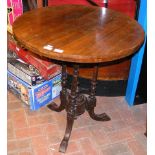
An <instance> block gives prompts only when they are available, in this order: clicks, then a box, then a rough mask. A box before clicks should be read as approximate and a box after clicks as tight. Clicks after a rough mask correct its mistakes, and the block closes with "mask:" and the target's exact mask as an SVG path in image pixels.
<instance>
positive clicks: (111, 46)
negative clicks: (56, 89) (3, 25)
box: [13, 5, 144, 63]
mask: <svg viewBox="0 0 155 155" xmlns="http://www.w3.org/2000/svg"><path fill="white" fill-rule="evenodd" d="M13 34H14V36H15V38H16V39H17V41H19V42H20V43H21V44H23V45H24V46H25V47H26V48H28V49H29V50H30V51H32V52H34V53H36V54H39V55H41V56H45V57H48V58H51V59H56V60H61V61H67V62H76V63H100V62H108V61H113V60H117V59H121V58H124V57H127V56H129V55H131V54H133V53H134V52H136V51H137V50H138V48H139V47H140V45H141V44H142V43H143V41H144V31H143V29H142V28H141V26H140V25H139V24H138V23H137V22H136V21H135V20H133V19H131V18H129V17H127V16H126V15H124V14H122V13H119V12H116V11H113V10H110V9H106V8H100V7H94V6H89V7H88V6H82V5H62V6H55V7H46V8H39V9H35V10H32V11H29V12H26V13H24V14H23V15H22V16H20V17H18V19H17V20H16V21H15V22H14V24H13ZM47 45H51V46H53V50H47V49H44V47H45V46H47ZM55 49H60V50H63V52H62V53H57V52H54V51H55Z"/></svg>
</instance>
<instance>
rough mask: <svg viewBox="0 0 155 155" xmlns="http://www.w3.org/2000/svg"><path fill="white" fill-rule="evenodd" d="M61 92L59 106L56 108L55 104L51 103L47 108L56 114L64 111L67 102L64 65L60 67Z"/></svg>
mask: <svg viewBox="0 0 155 155" xmlns="http://www.w3.org/2000/svg"><path fill="white" fill-rule="evenodd" d="M61 79H62V82H61V85H62V91H61V92H60V101H61V103H60V106H58V105H57V104H56V103H54V102H52V103H51V104H49V105H48V106H47V107H48V108H49V109H51V110H54V111H56V112H60V111H62V110H64V109H65V106H66V103H67V100H68V93H67V89H66V81H67V72H66V65H64V64H63V65H62V78H61Z"/></svg>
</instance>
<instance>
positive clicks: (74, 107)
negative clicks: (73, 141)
mask: <svg viewBox="0 0 155 155" xmlns="http://www.w3.org/2000/svg"><path fill="white" fill-rule="evenodd" d="M78 69H79V66H78V65H74V73H73V80H72V86H71V93H70V94H69V98H68V100H67V103H66V111H67V125H66V131H65V135H64V138H63V140H62V142H61V144H60V148H59V151H60V152H63V153H65V152H66V149H67V146H68V141H69V138H70V135H71V131H72V126H73V123H74V120H75V119H76V118H77V116H79V115H81V114H83V113H84V112H85V103H86V101H87V99H86V97H85V96H84V95H80V94H79V86H78V85H79V82H78Z"/></svg>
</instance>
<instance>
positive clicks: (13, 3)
mask: <svg viewBox="0 0 155 155" xmlns="http://www.w3.org/2000/svg"><path fill="white" fill-rule="evenodd" d="M7 14H8V26H7V29H8V31H9V32H10V33H12V24H13V22H14V21H15V20H16V19H17V17H18V16H20V15H22V14H23V3H22V0H7Z"/></svg>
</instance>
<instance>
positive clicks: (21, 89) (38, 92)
mask: <svg viewBox="0 0 155 155" xmlns="http://www.w3.org/2000/svg"><path fill="white" fill-rule="evenodd" d="M7 73H8V80H7V84H8V89H10V90H11V91H13V92H14V93H15V94H16V95H17V96H18V97H19V98H20V99H21V100H22V101H23V102H24V103H26V104H27V105H29V106H30V109H31V110H37V109H39V108H41V107H42V106H45V105H46V104H48V103H50V102H52V100H53V99H55V98H56V97H58V96H59V95H60V91H61V89H62V87H61V74H59V75H57V76H55V77H54V78H52V79H50V80H49V81H45V82H43V83H41V84H38V85H35V86H30V85H28V84H27V83H26V82H24V81H23V80H21V79H19V78H18V77H17V76H15V75H14V74H12V73H11V72H9V71H7Z"/></svg>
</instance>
